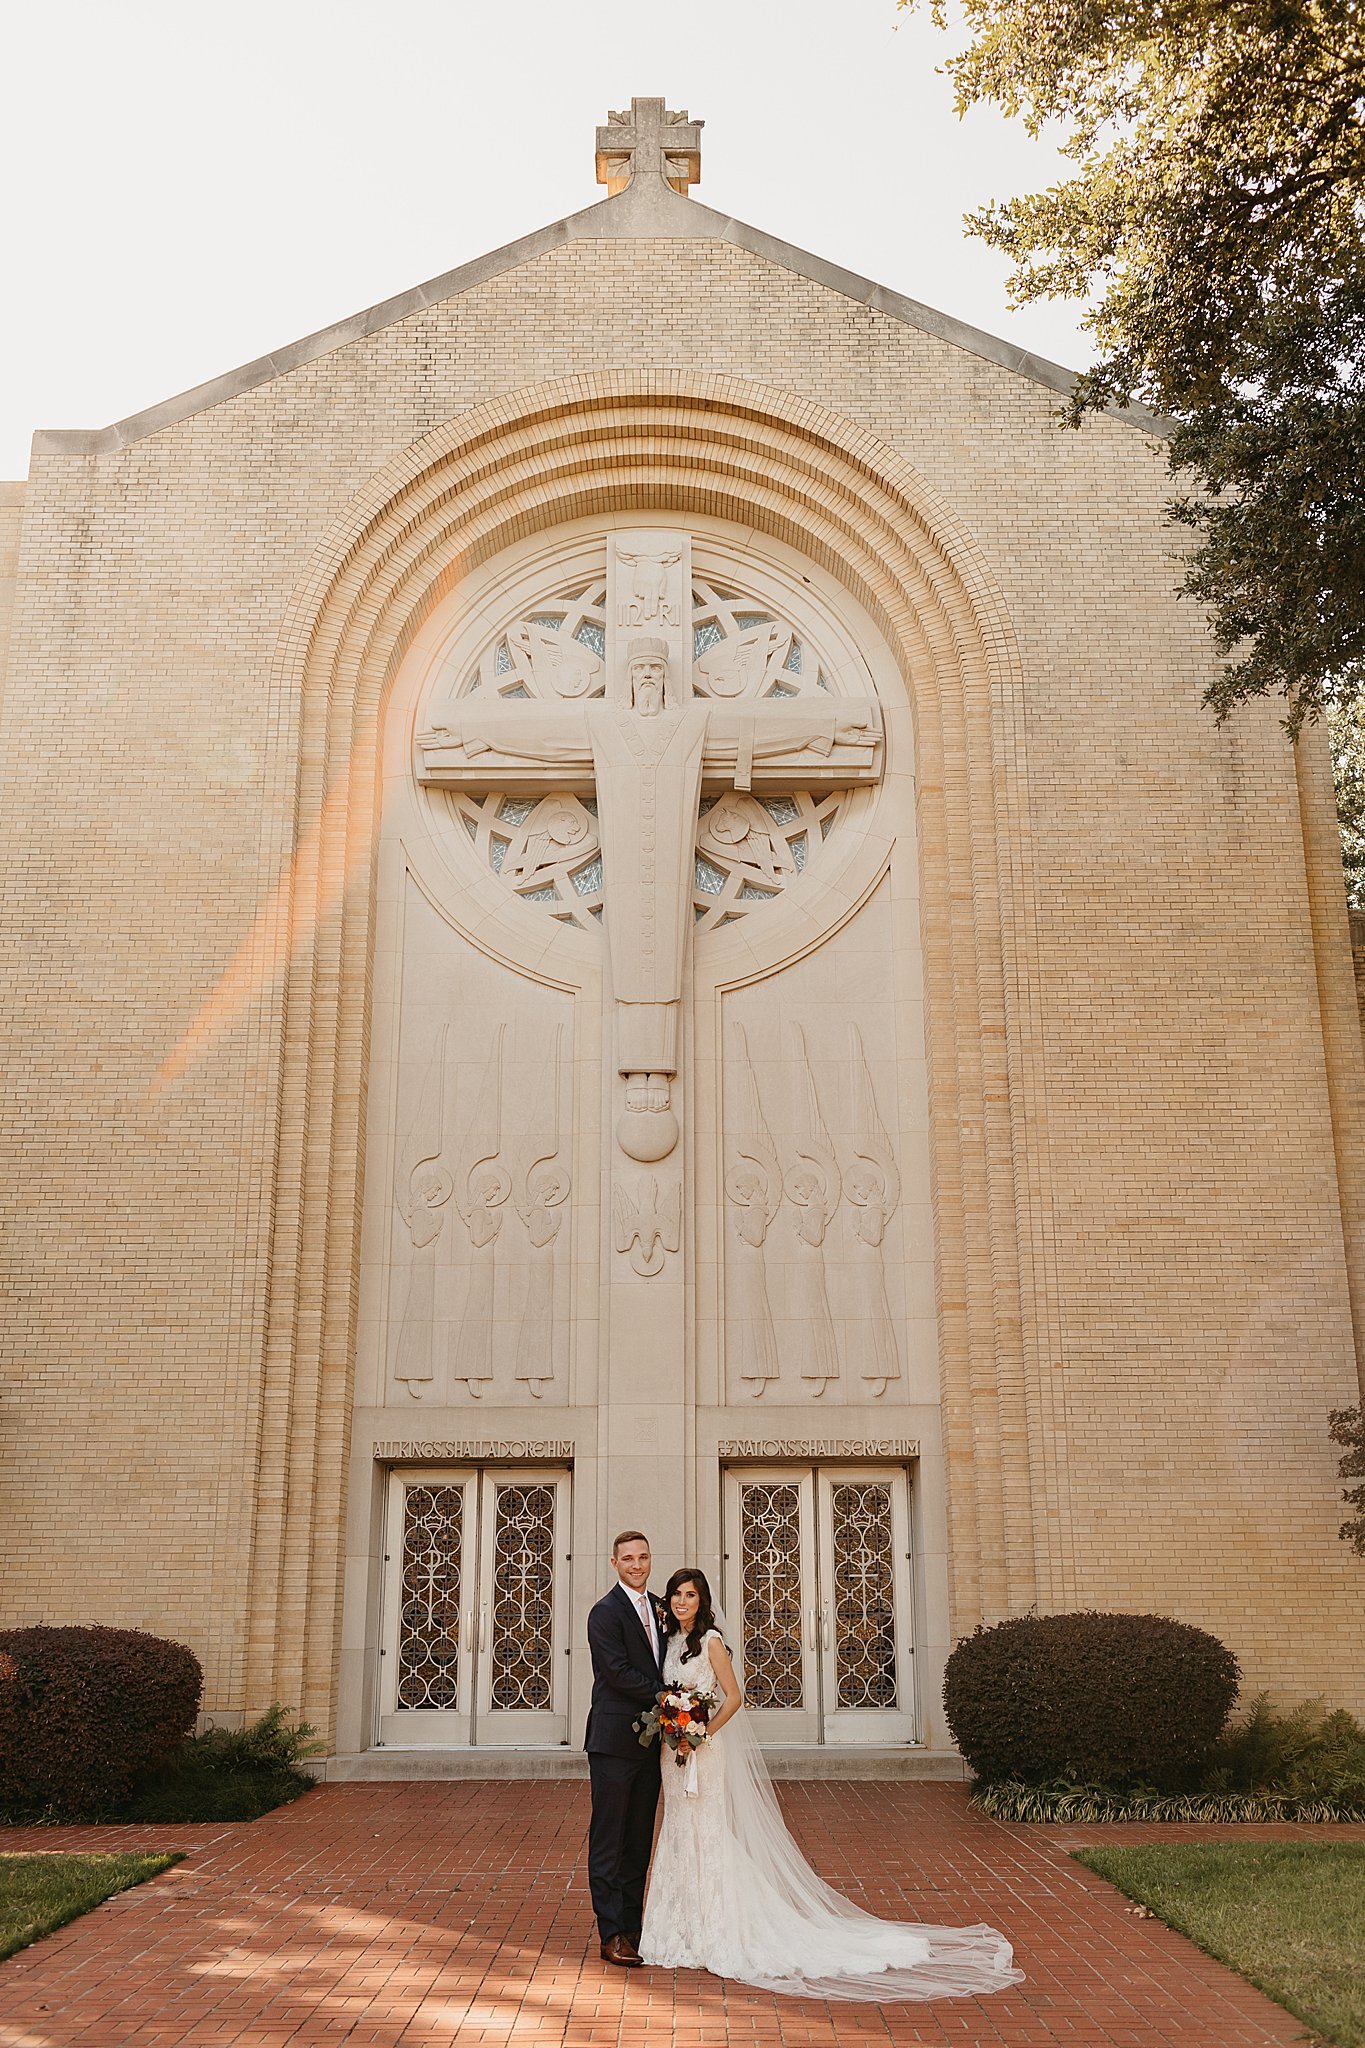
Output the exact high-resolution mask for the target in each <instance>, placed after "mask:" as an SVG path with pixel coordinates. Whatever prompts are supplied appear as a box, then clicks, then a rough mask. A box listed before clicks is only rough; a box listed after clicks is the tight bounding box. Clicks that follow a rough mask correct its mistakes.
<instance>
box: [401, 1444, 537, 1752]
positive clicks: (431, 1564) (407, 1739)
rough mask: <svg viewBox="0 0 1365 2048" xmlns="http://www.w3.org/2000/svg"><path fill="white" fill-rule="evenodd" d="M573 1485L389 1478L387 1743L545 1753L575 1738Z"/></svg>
mask: <svg viewBox="0 0 1365 2048" xmlns="http://www.w3.org/2000/svg"><path fill="white" fill-rule="evenodd" d="M568 1510H569V1475H568V1473H567V1472H565V1471H562V1470H555V1469H552V1468H547V1467H543V1466H532V1467H528V1468H526V1469H525V1470H524V1471H523V1470H516V1471H514V1470H509V1469H503V1468H488V1469H484V1470H480V1469H479V1468H478V1467H475V1466H451V1467H445V1468H441V1469H439V1470H408V1471H396V1472H394V1473H393V1474H392V1475H391V1477H390V1481H389V1498H388V1504H387V1523H386V1533H385V1544H384V1569H385V1598H384V1618H383V1642H382V1654H381V1659H380V1670H381V1681H380V1711H379V1731H378V1732H379V1741H380V1743H381V1744H384V1745H395V1746H398V1747H402V1748H404V1749H416V1748H433V1747H439V1748H447V1747H450V1746H456V1745H464V1744H472V1743H477V1744H479V1745H481V1746H482V1745H487V1746H490V1747H497V1746H499V1745H501V1746H504V1747H520V1748H541V1747H544V1746H548V1745H555V1744H558V1743H561V1742H563V1741H565V1740H566V1739H567V1736H568V1701H567V1697H566V1693H567V1683H566V1673H567V1659H566V1658H565V1655H564V1652H565V1648H566V1637H565V1626H566V1616H567V1605H568V1600H567V1595H568V1585H567V1566H568V1558H567V1555H566V1545H567V1535H568V1527H569V1522H568Z"/></svg>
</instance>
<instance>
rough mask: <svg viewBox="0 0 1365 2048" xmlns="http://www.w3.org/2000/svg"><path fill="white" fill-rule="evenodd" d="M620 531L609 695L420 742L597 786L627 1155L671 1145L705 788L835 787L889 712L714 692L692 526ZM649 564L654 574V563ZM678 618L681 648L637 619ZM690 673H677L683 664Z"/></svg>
mask: <svg viewBox="0 0 1365 2048" xmlns="http://www.w3.org/2000/svg"><path fill="white" fill-rule="evenodd" d="M624 538H625V537H624V536H621V537H617V538H614V539H613V542H612V543H611V545H612V547H613V549H614V550H615V553H614V555H613V556H612V560H613V562H614V561H615V559H616V558H617V557H618V556H619V559H620V560H621V562H623V563H625V564H628V565H629V570H630V577H629V591H628V594H627V595H626V596H625V597H624V598H623V600H622V603H621V605H620V607H619V609H620V611H621V612H622V614H623V617H624V618H625V620H626V624H625V627H624V629H623V631H621V633H620V635H619V637H620V638H621V639H622V640H623V642H624V644H623V645H622V646H620V647H619V648H618V649H617V651H616V653H615V655H614V657H613V655H612V654H611V653H609V657H608V671H609V674H611V675H614V676H615V677H616V679H617V680H616V685H615V689H614V690H611V691H610V693H609V694H608V695H607V696H606V697H604V698H598V699H594V700H584V699H579V700H577V701H567V702H566V701H563V700H561V701H559V702H557V703H546V702H544V701H542V702H539V703H535V704H527V703H525V702H521V703H493V704H484V703H480V702H475V701H469V700H465V701H461V702H459V703H457V704H456V705H454V706H452V707H451V709H450V711H449V712H448V713H447V714H446V722H445V723H442V724H439V725H435V726H433V727H432V729H431V730H430V731H429V732H426V733H423V734H421V735H419V737H418V749H419V757H420V758H419V768H418V776H419V780H421V781H423V782H426V783H429V784H434V785H437V786H441V785H445V786H460V787H464V788H466V789H470V788H475V787H482V788H483V789H485V790H492V789H499V790H505V791H506V792H507V793H508V794H509V795H511V796H524V795H534V796H537V797H539V796H544V795H545V794H547V793H548V792H549V791H550V790H551V789H558V790H565V791H571V792H573V793H574V794H576V795H579V796H583V795H593V794H594V793H595V795H596V800H597V812H598V820H599V824H600V829H601V837H602V856H603V874H604V883H603V893H604V899H605V915H604V920H603V922H604V925H605V929H606V937H607V946H608V954H609V959H610V964H611V981H612V996H613V1000H614V1005H615V1022H616V1031H615V1036H616V1049H615V1058H616V1066H617V1070H618V1071H619V1073H620V1074H621V1075H622V1077H623V1079H624V1081H625V1111H624V1114H623V1115H622V1117H621V1119H620V1121H619V1122H618V1125H617V1138H618V1140H619V1142H620V1145H621V1147H622V1150H623V1151H624V1152H626V1153H627V1155H628V1156H629V1157H630V1158H632V1159H637V1160H642V1161H655V1160H660V1159H664V1158H666V1157H667V1156H668V1154H669V1153H670V1152H672V1150H673V1148H674V1146H675V1145H676V1144H677V1141H678V1135H679V1127H678V1119H677V1114H676V1110H675V1106H674V1102H673V1085H674V1081H675V1079H676V1076H677V1073H678V1062H679V1045H678V1034H679V1014H680V1010H681V1000H682V992H683V980H684V974H685V968H686V958H687V942H688V934H689V932H690V930H691V926H692V907H691V906H692V868H693V848H694V844H695V838H696V829H697V807H698V802H699V800H700V797H701V794H702V792H703V790H704V789H707V790H710V791H711V792H712V793H715V794H720V793H722V792H724V791H738V792H741V793H747V792H749V791H751V790H752V789H753V787H754V785H755V778H756V777H758V778H759V780H760V782H761V783H763V784H764V785H765V786H777V787H786V788H788V789H790V788H791V787H793V786H798V787H823V788H840V787H849V786H853V785H856V784H858V783H860V782H868V781H874V780H876V779H877V777H878V776H879V774H880V752H881V744H882V728H881V715H880V711H879V709H878V706H877V705H876V703H875V702H874V701H873V700H871V699H868V698H847V697H844V698H841V697H834V696H830V697H827V698H823V699H822V700H821V701H819V702H812V700H811V698H809V697H791V698H788V697H753V698H749V699H745V700H739V701H736V700H729V701H717V700H716V699H714V698H712V697H708V696H704V695H699V694H697V693H696V692H695V691H694V688H693V684H692V680H691V676H690V673H688V672H687V670H688V668H689V666H690V663H689V661H688V657H689V656H690V646H691V632H690V625H687V624H684V622H685V621H688V620H689V619H690V588H691V571H690V542H689V539H688V536H686V535H681V534H679V535H660V534H646V535H640V536H636V537H633V539H632V546H631V548H630V550H629V551H627V550H626V549H625V548H624V547H623V546H622V545H621V543H622V540H624ZM646 572H648V573H646ZM646 613H647V614H648V615H649V617H650V619H651V621H654V620H657V621H660V622H662V623H664V624H665V625H672V626H673V628H674V632H673V642H674V644H673V646H672V647H670V643H669V641H668V640H667V639H665V638H662V637H659V636H658V635H657V634H642V633H640V632H638V631H637V630H635V626H636V623H637V622H638V621H639V620H640V619H641V618H642V617H643V616H644V615H645V614H646ZM680 670H681V671H683V672H681V673H680Z"/></svg>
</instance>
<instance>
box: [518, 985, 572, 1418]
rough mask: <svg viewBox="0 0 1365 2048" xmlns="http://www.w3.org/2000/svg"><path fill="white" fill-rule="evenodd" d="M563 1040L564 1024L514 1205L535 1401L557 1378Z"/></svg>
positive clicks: (525, 1372)
mask: <svg viewBox="0 0 1365 2048" xmlns="http://www.w3.org/2000/svg"><path fill="white" fill-rule="evenodd" d="M563 1041H564V1027H563V1025H562V1024H561V1025H556V1027H555V1045H554V1057H553V1059H552V1060H551V1061H550V1062H549V1064H548V1066H547V1067H546V1069H545V1072H544V1073H543V1074H542V1076H541V1095H540V1101H539V1103H538V1105H537V1110H536V1123H535V1135H534V1136H532V1137H531V1138H530V1139H529V1140H528V1141H527V1144H526V1146H525V1148H524V1152H523V1167H522V1172H521V1186H520V1191H519V1195H518V1199H517V1205H516V1206H517V1214H518V1216H520V1218H521V1220H522V1223H523V1224H524V1225H525V1227H526V1235H527V1239H528V1241H529V1245H530V1256H529V1259H528V1263H527V1273H526V1291H525V1294H524V1296H523V1298H522V1308H521V1322H520V1326H519V1328H518V1332H517V1378H518V1379H519V1380H524V1381H525V1383H526V1385H527V1387H528V1388H529V1389H530V1392H531V1393H532V1394H533V1395H534V1396H535V1398H536V1399H537V1400H539V1399H540V1397H541V1395H542V1394H543V1393H544V1391H545V1388H546V1387H547V1386H549V1384H550V1383H551V1381H552V1380H553V1379H554V1377H555V1356H554V1347H555V1317H554V1285H555V1258H554V1247H555V1239H556V1238H557V1237H558V1235H559V1226H560V1224H561V1223H562V1222H563V1220H564V1204H565V1203H566V1202H567V1201H568V1199H569V1195H570V1192H571V1190H572V1185H573V1184H572V1182H571V1180H570V1178H569V1169H568V1165H567V1162H566V1161H565V1159H564V1158H563V1157H562V1156H561V1140H560V1132H559V1117H560V1086H561V1082H560V1063H561V1060H560V1056H561V1053H562V1050H563Z"/></svg>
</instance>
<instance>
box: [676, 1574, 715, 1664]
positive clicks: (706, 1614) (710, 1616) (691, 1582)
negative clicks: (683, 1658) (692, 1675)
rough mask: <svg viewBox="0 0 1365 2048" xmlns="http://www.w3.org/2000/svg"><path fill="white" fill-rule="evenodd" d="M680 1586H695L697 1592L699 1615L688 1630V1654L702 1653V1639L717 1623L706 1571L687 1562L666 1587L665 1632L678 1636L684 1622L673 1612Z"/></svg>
mask: <svg viewBox="0 0 1365 2048" xmlns="http://www.w3.org/2000/svg"><path fill="white" fill-rule="evenodd" d="M679 1586H694V1587H695V1588H696V1593H697V1616H696V1620H695V1621H694V1622H693V1623H692V1626H691V1628H690V1629H689V1630H688V1631H687V1654H688V1656H689V1657H698V1656H700V1655H701V1639H702V1637H703V1636H704V1635H705V1634H706V1631H707V1630H708V1629H709V1628H714V1627H715V1625H716V1610H715V1608H714V1606H713V1605H712V1602H711V1588H710V1586H709V1585H708V1584H707V1582H706V1573H705V1572H701V1571H698V1570H697V1568H696V1566H695V1565H691V1564H685V1565H684V1566H683V1568H682V1570H681V1571H678V1572H674V1574H673V1576H672V1578H671V1579H670V1580H669V1582H668V1584H667V1585H666V1586H665V1587H664V1634H665V1635H669V1636H676V1635H678V1634H679V1633H680V1632H681V1630H682V1623H681V1622H680V1621H679V1619H678V1617H677V1615H676V1614H675V1613H674V1612H673V1595H674V1594H675V1593H676V1592H677V1590H678V1588H679Z"/></svg>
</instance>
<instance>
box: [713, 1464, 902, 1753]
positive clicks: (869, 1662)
mask: <svg viewBox="0 0 1365 2048" xmlns="http://www.w3.org/2000/svg"><path fill="white" fill-rule="evenodd" d="M725 1555H726V1593H725V1600H726V1611H727V1617H728V1618H729V1620H730V1624H731V1626H732V1627H737V1628H738V1629H739V1630H740V1632H741V1643H742V1647H743V1654H744V1690H745V1697H746V1700H747V1702H748V1705H749V1708H750V1710H751V1711H752V1712H753V1713H754V1714H755V1716H756V1719H757V1721H758V1729H759V1737H760V1740H761V1741H763V1742H767V1743H785V1742H792V1743H825V1742H827V1743H841V1744H842V1743H903V1742H913V1741H914V1740H915V1714H914V1680H913V1664H912V1654H913V1644H912V1631H911V1570H910V1501H909V1481H908V1477H907V1474H906V1472H905V1470H904V1468H903V1467H899V1466H873V1465H853V1466H839V1465H809V1466H792V1465H785V1466H772V1467H758V1466H745V1467H741V1468H733V1469H731V1470H730V1471H729V1472H727V1474H726V1476H725Z"/></svg>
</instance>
